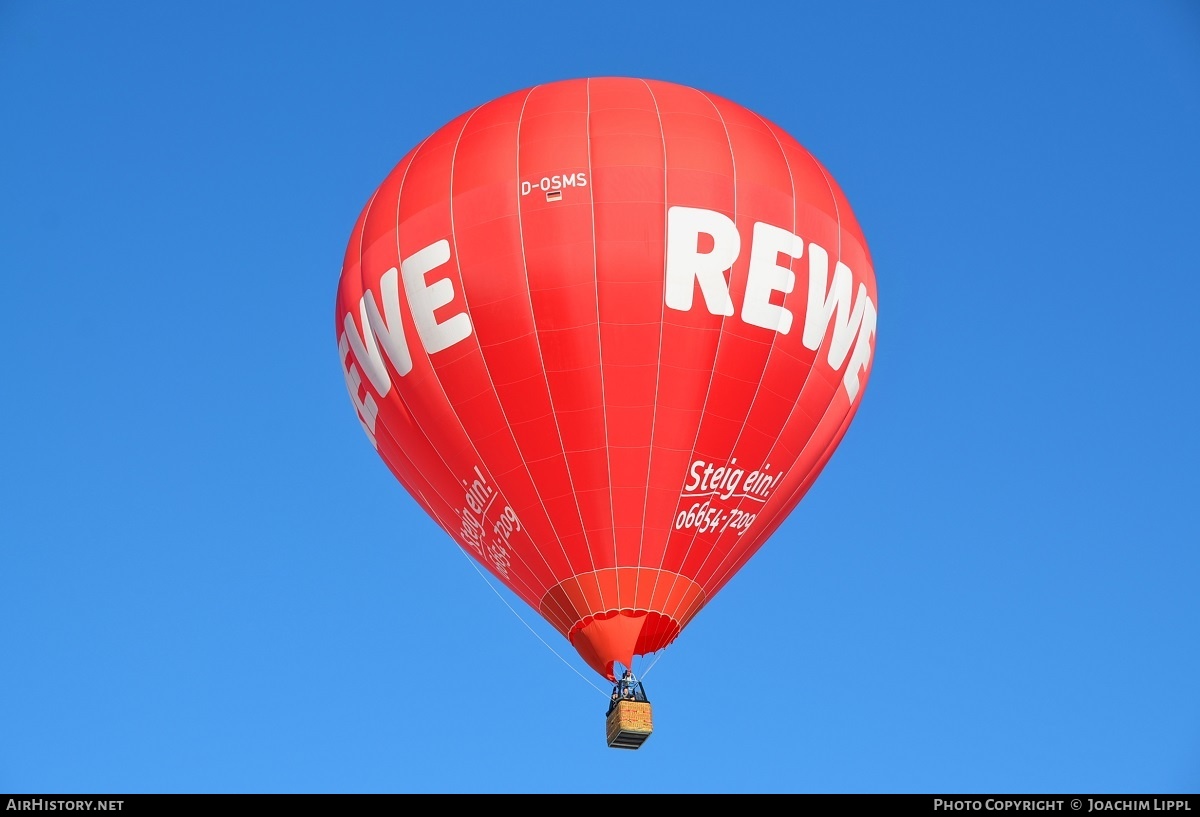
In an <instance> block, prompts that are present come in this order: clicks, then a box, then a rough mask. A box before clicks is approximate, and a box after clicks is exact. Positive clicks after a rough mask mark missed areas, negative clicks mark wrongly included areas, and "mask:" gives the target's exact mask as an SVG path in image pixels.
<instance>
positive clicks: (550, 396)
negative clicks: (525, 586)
mask: <svg viewBox="0 0 1200 817" xmlns="http://www.w3.org/2000/svg"><path fill="white" fill-rule="evenodd" d="M532 93H533V90H531V91H530V95H532ZM527 101H528V96H527V97H526V102H527ZM524 116H525V105H524V104H522V106H521V117H522V119H524ZM520 149H521V144H520V125H519V124H518V127H517V161H518V169H519V167H520V165H519V162H520ZM517 225H518V229H519V231H520V236H521V240H520V242H519V244H520V247H521V267H522V269H523V270H524V272H525V294H526V297H527V298H528V300H529V318H530V322H531V324H532V327H533V341H534V344H535V345H536V346H537V350H538V362H539V363H540V364H541V368H542V376H543V378H544V379H545V381H546V399H547V400H549V401H550V415H551V416H552V417H553V418H554V430H555V432H556V434H557V435H558V447H559V450H560V451H561V452H562V457H563V468H564V469H565V470H566V472H567V483H568V485H569V486H570V489H571V498H572V499H573V500H574V502H575V514H576V516H578V518H579V530H580V532H581V533H582V534H583V541H584V550H585V551H587V555H588V561H589V562H591V566H592V570H591V576H592V577H593V578H594V579H595V580H596V587H597V591H599V586H600V580H599V578H598V577H597V576H596V562H595V560H594V559H592V549H591V543H590V542H589V541H588V535H587V526H586V525H584V523H583V512H582V510H580V507H579V496H578V495H577V494H576V492H575V479H574V477H573V476H572V475H571V463H570V461H569V460H568V459H567V450H566V445H565V443H564V442H563V436H562V428H561V427H560V426H559V424H558V412H557V410H556V409H555V408H554V392H553V390H552V389H551V388H550V377H549V375H548V374H546V359H545V356H544V355H543V354H542V338H541V334H540V333H539V332H538V324H537V316H536V315H535V314H534V309H533V293H532V292H531V290H530V286H529V263H528V261H527V259H526V257H525V222H524V219H522V218H521V207H520V201H519V200H518V202H517ZM522 458H523V457H522ZM526 467H527V468H528V464H527V465H526ZM534 487H535V489H536V488H537V487H538V486H537V484H536V483H534ZM538 499H541V491H540V490H538ZM544 505H545V503H544V502H543V506H544ZM547 515H549V514H547ZM550 525H551V528H552V529H553V528H554V522H553V520H551V523H550ZM555 538H556V539H558V544H559V547H560V548H562V551H563V555H564V556H565V557H566V559H567V566H568V567H569V568H570V569H571V570H572V571H577V570H578V568H576V566H575V563H574V560H573V559H572V558H571V556H570V554H569V553H568V552H567V549H566V548H565V547H563V545H562V538H561V537H559V536H558V531H557V530H555ZM570 580H573V581H575V582H576V583H577V584H578V582H579V573H577V572H575V573H574V574H573V575H572V576H568V577H566V578H564V579H562V580H560V581H559V583H558V584H557V585H555V586H556V587H558V586H561V585H562V584H563V583H564V582H566V581H570ZM564 612H565V611H564ZM564 617H565V618H569V617H570V616H564ZM576 621H578V619H576Z"/></svg>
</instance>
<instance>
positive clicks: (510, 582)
mask: <svg viewBox="0 0 1200 817" xmlns="http://www.w3.org/2000/svg"><path fill="white" fill-rule="evenodd" d="M478 110H479V109H478V108H476V109H474V110H472V111H471V112H470V114H468V115H467V117H466V119H464V121H463V125H462V129H460V130H459V134H458V139H461V138H462V132H463V130H465V129H466V126H467V123H468V122H469V121H470V119H471V117H473V116H474V115H475V113H476V111H478ZM428 142H429V139H428V138H427V139H425V140H423V141H422V142H421V144H420V145H418V147H417V148H416V150H414V151H413V157H412V159H411V160H410V162H409V164H408V167H406V168H405V169H404V175H403V176H402V177H401V180H400V185H399V187H398V188H397V190H396V211H395V216H394V225H395V226H394V229H393V233H392V234H393V236H395V241H396V258H397V260H398V262H399V261H402V260H403V258H402V255H403V254H402V252H401V250H400V200H401V197H402V192H403V190H404V183H405V182H406V181H407V178H408V172H409V170H410V169H411V168H412V166H413V164H415V163H416V157H417V154H418V153H419V152H420V150H421V149H422V148H424V147H425V145H427V144H428ZM457 145H458V141H457V139H456V141H455V150H457ZM453 164H454V160H453V156H452V157H451V173H450V180H449V182H448V184H449V186H450V188H451V191H452V190H453V176H454V174H453ZM447 208H448V210H449V217H450V238H451V243H455V242H454V204H453V195H452V194H451V195H449V196H448V197H447ZM455 258H456V259H457V253H456V254H455ZM456 267H458V279H459V289H460V291H463V293H464V294H463V297H464V300H465V297H466V295H465V290H464V288H463V286H462V269H461V266H459V265H458V264H457V260H456ZM400 274H401V275H402V274H403V273H402V272H401V273H400ZM416 345H418V346H420V348H421V350H422V351H424V345H423V344H416ZM411 348H412V347H410V354H411ZM425 360H426V361H427V363H428V365H429V370H430V373H431V375H432V380H433V381H434V382H435V383H436V384H437V386H438V388H439V389H440V390H441V393H442V398H443V400H444V401H445V404H446V405H447V406H448V407H449V409H450V412H451V413H452V414H453V416H454V418H455V419H456V420H457V421H458V425H459V428H460V430H461V432H462V437H463V439H464V440H465V441H466V443H467V445H468V446H470V448H471V450H472V451H473V452H474V453H475V457H476V461H477V462H478V463H479V465H480V467H482V468H483V469H485V470H486V471H488V473H490V471H491V469H489V468H488V467H487V463H485V462H484V461H483V458H482V457H481V456H480V455H479V451H478V449H476V448H475V444H474V442H472V441H471V438H470V435H468V434H467V433H466V426H465V425H464V424H463V422H462V418H461V417H459V415H458V411H457V409H456V408H455V407H454V405H453V404H452V403H451V402H450V399H449V396H448V395H447V394H446V389H445V386H443V385H442V380H441V377H440V376H439V374H438V371H437V368H436V367H435V366H434V364H433V359H432V356H431V355H430V354H429V353H428V352H425ZM393 392H394V394H395V396H396V397H395V399H396V401H397V402H398V403H399V404H400V405H401V406H402V407H403V409H404V411H405V413H406V414H407V415H408V416H409V417H410V418H411V419H412V422H413V425H414V426H415V427H416V428H418V429H419V430H420V431H421V433H422V434H423V435H424V436H425V439H426V440H427V441H428V442H429V445H430V448H431V449H432V450H433V451H434V452H436V453H437V456H438V459H440V460H441V461H442V464H443V465H444V466H445V467H446V472H447V474H449V476H450V477H451V478H452V479H453V480H454V481H455V482H457V481H458V480H459V479H460V477H459V475H458V474H457V473H455V471H454V469H453V468H452V467H451V466H450V463H449V462H447V461H446V458H445V456H444V455H443V454H442V452H441V450H440V449H439V448H438V446H437V445H436V444H435V443H434V441H433V438H432V437H430V435H429V432H428V431H426V429H425V427H424V426H423V425H422V424H421V423H420V422H418V420H417V417H416V415H415V414H413V413H412V411H410V410H409V408H408V406H407V404H406V403H405V402H404V400H403V397H402V395H401V394H400V389H399V387H397V388H395V389H394V390H393ZM493 479H494V477H493ZM431 484H432V483H431ZM438 494H439V496H441V498H442V501H443V502H445V503H446V505H447V506H448V507H451V508H453V507H455V504H456V503H454V502H452V501H450V500H448V499H447V498H446V497H445V496H442V495H441V492H440V491H439V492H438ZM452 540H453V541H454V543H455V544H456V545H458V546H459V548H463V545H462V544H461V543H460V542H459V541H458V538H457V536H453V535H452ZM464 550H465V549H464ZM468 555H471V554H470V553H468ZM480 557H481V561H482V554H480ZM521 561H522V563H523V564H524V560H523V559H522V560H521ZM485 564H486V563H485ZM489 569H490V568H489ZM526 572H527V576H526V577H523V578H521V579H520V580H517V579H516V578H509V579H507V580H503V581H504V583H505V585H507V586H508V587H509V588H510V589H511V590H513V592H515V593H516V594H517V595H518V596H523V595H524V594H528V595H529V597H530V598H536V596H535V594H534V592H533V587H531V586H530V584H529V582H528V581H527V579H529V578H533V577H532V576H531V575H528V574H531V573H532V571H529V569H528V567H527V566H526ZM521 587H524V594H523V593H522V590H521V589H519V588H521Z"/></svg>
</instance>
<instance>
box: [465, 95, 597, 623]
mask: <svg viewBox="0 0 1200 817" xmlns="http://www.w3.org/2000/svg"><path fill="white" fill-rule="evenodd" d="M535 90H537V88H536V87H534V88H530V89H529V90H528V91H527V92H526V94H525V97H524V98H523V99H522V100H521V112H520V114H519V115H518V117H517V125H516V130H515V133H514V142H515V143H516V144H515V147H516V151H515V155H514V157H513V177H514V178H515V179H518V180H519V179H520V166H521V158H520V157H521V124H522V122H523V121H524V118H525V106H526V105H527V104H528V102H529V98H530V96H532V95H533V92H534V91H535ZM513 190H514V195H515V196H516V199H517V201H516V208H515V210H516V214H517V233H518V242H517V243H518V245H519V247H520V249H521V265H522V270H523V271H524V273H525V290H526V297H527V299H528V300H529V326H530V330H531V332H532V334H533V338H534V342H535V343H537V340H538V339H537V322H536V321H535V319H534V315H533V300H532V298H531V297H530V296H529V273H528V269H527V266H526V263H525V238H524V232H523V227H522V223H521V201H520V184H519V183H518V184H517V185H515V186H514V188H513ZM463 297H464V300H465V299H466V296H465V287H464V296H463ZM476 340H477V342H478V338H477V339H476ZM539 356H540V349H539ZM479 357H480V360H481V362H482V363H483V370H484V372H485V373H486V374H487V378H488V385H489V386H491V388H492V394H493V395H495V397H496V403H497V405H498V406H499V408H500V414H501V416H502V417H503V418H504V425H505V428H506V429H507V430H508V434H509V437H511V438H512V441H513V447H514V448H515V449H516V452H517V457H518V458H520V460H521V464H522V465H523V466H524V468H525V474H526V476H528V477H529V484H530V487H531V488H532V489H533V495H534V496H535V497H536V498H537V501H538V504H539V505H540V506H541V508H542V513H543V514H544V515H545V517H546V523H547V525H548V526H549V528H550V531H551V534H552V535H553V536H554V540H555V543H556V544H557V545H558V548H559V551H560V552H561V553H562V555H563V559H564V561H565V562H566V565H567V567H568V569H572V570H573V569H574V568H573V567H572V565H571V557H570V554H568V553H567V550H566V548H565V547H563V544H562V539H561V537H560V536H559V535H558V530H557V529H556V527H555V525H554V518H553V516H551V514H550V509H549V508H547V507H546V501H545V499H544V498H543V497H542V492H541V489H540V487H539V486H538V484H537V481H536V480H535V479H534V478H533V472H532V470H530V467H529V461H528V460H526V459H525V452H524V451H522V450H521V445H520V443H519V442H518V441H517V435H516V433H515V432H514V431H513V427H512V423H511V422H509V419H508V412H507V411H505V409H504V403H503V401H501V400H500V392H499V391H498V390H497V388H496V381H495V378H494V377H492V373H491V370H490V369H489V368H488V365H487V356H486V355H485V354H484V352H483V344H482V343H480V344H479ZM542 371H543V374H544V373H545V366H544V365H543V366H542ZM546 399H547V400H549V401H550V402H551V405H552V406H553V398H552V397H551V396H550V384H549V381H547V383H546ZM527 536H528V538H529V542H530V544H531V545H532V546H533V551H534V552H535V553H537V554H538V555H539V556H542V561H543V562H544V563H545V564H546V567H547V569H548V570H549V572H550V576H551V578H552V580H553V584H551V585H550V586H548V587H545V586H544V587H542V588H540V589H539V590H538V593H537V598H536V599H535V604H533V605H530V606H532V607H533V608H534V609H535V610H537V611H538V612H539V613H540V612H541V606H542V604H543V603H544V602H545V600H546V599H547V597H548V592H549V590H550V589H551V588H553V587H558V586H559V585H561V584H562V582H563V578H562V577H560V576H559V575H558V574H557V573H556V572H555V570H554V569H553V567H552V566H551V565H550V563H549V562H548V561H546V557H545V556H544V555H542V552H541V548H540V546H539V543H538V542H535V541H534V539H533V536H532V535H530V534H527ZM522 561H523V560H522ZM550 603H551V604H553V605H554V606H556V607H557V608H558V611H559V613H560V614H561V618H562V619H563V620H566V619H569V618H572V616H571V615H570V614H568V611H567V610H566V609H565V608H563V606H562V605H561V604H560V603H559V602H558V599H557V598H552V599H550Z"/></svg>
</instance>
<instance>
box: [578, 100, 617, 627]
mask: <svg viewBox="0 0 1200 817" xmlns="http://www.w3.org/2000/svg"><path fill="white" fill-rule="evenodd" d="M584 88H585V89H586V90H585V95H586V99H587V118H586V119H585V120H584V126H583V131H584V136H585V137H586V139H587V165H588V178H589V179H592V180H593V184H591V185H589V186H588V210H589V213H590V216H591V224H592V281H593V291H594V292H595V296H596V357H597V361H598V362H597V366H596V371H597V372H598V373H599V375H600V411H601V414H602V415H603V418H604V464H605V469H606V470H607V473H608V518H609V523H610V526H611V527H612V548H613V578H614V583H615V584H616V585H617V604H616V606H617V609H620V607H621V585H620V582H619V581H617V568H618V566H619V565H618V564H617V517H616V512H615V510H614V509H613V499H612V488H613V484H612V449H611V448H610V446H609V442H608V399H607V396H606V393H605V391H604V346H603V335H604V333H603V330H602V329H601V327H600V264H599V262H598V260H597V258H596V254H597V252H598V250H597V248H596V242H597V240H598V239H597V238H596V195H595V192H594V191H595V189H596V188H595V184H594V180H595V178H596V175H595V174H594V173H593V172H592V81H591V79H588V80H586V81H585V85H584ZM588 557H589V558H590V559H591V560H592V575H593V576H595V578H596V591H597V594H598V595H599V598H600V608H601V612H603V611H607V610H608V609H609V605H608V603H607V602H605V601H604V583H603V582H601V581H600V576H599V575H598V572H597V570H596V559H595V556H594V554H593V553H592V545H591V542H588Z"/></svg>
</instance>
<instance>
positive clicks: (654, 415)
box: [633, 80, 671, 609]
mask: <svg viewBox="0 0 1200 817" xmlns="http://www.w3.org/2000/svg"><path fill="white" fill-rule="evenodd" d="M642 84H643V85H645V86H646V91H647V92H648V93H649V94H650V101H651V103H652V104H653V105H654V115H655V118H656V119H657V120H658V139H659V142H660V143H661V144H662V166H663V167H662V175H663V199H662V202H663V212H662V218H663V250H664V252H663V260H662V280H663V292H662V298H661V304H660V306H659V313H658V314H659V318H658V365H657V366H656V367H655V371H654V403H653V404H652V405H651V407H650V445H649V446H648V447H649V449H650V453H649V455H648V456H647V457H646V490H645V491H644V492H643V494H642V530H641V536H640V537H639V538H638V557H637V564H638V566H639V567H640V566H641V564H642V554H643V553H644V552H645V549H646V516H647V514H648V512H649V510H650V475H651V473H652V472H653V464H654V451H655V446H654V433H655V430H656V429H657V427H658V389H659V386H660V385H661V383H662V358H663V336H664V334H665V333H664V327H663V324H664V323H665V322H666V318H667V314H666V313H667V306H666V304H667V295H666V288H667V256H666V252H665V250H666V236H667V207H668V201H667V135H666V132H665V130H664V128H663V121H662V110H661V109H660V108H659V106H658V98H657V97H656V96H655V95H654V89H653V88H651V87H650V83H648V82H646V81H645V80H642ZM670 535H671V534H670V526H669V525H668V527H667V539H669V538H670ZM666 545H667V543H666V541H665V540H664V542H663V554H664V555H665V554H666ZM661 570H662V560H661V559H660V560H659V571H660V572H661ZM658 575H659V573H655V582H656V583H657V581H658V578H657V577H658ZM641 581H642V571H641V570H638V571H636V573H635V576H634V582H633V598H634V608H635V609H636V602H637V599H638V590H639V589H640V588H641ZM653 592H654V588H653V587H651V601H652V602H653ZM650 606H652V605H647V607H650Z"/></svg>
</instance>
